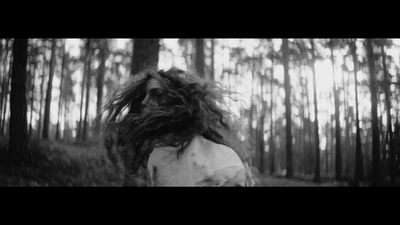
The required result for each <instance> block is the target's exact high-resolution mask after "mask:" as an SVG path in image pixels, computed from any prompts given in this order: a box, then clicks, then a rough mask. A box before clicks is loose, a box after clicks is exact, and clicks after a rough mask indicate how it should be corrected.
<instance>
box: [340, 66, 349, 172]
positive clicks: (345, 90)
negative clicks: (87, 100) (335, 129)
mask: <svg viewBox="0 0 400 225" xmlns="http://www.w3.org/2000/svg"><path fill="white" fill-rule="evenodd" d="M343 62H345V60H343ZM342 82H343V96H344V102H343V103H344V119H345V133H346V134H345V146H346V151H345V153H346V154H345V157H346V166H345V174H346V175H349V173H348V168H349V139H350V138H349V118H348V114H347V106H348V104H347V97H346V96H348V93H347V85H346V82H345V79H344V72H343V70H342Z"/></svg>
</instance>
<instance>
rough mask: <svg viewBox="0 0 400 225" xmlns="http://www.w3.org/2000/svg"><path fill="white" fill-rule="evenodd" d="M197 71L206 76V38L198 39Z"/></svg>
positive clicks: (202, 76)
mask: <svg viewBox="0 0 400 225" xmlns="http://www.w3.org/2000/svg"><path fill="white" fill-rule="evenodd" d="M196 72H197V76H199V77H201V78H204V39H200V38H198V39H196Z"/></svg>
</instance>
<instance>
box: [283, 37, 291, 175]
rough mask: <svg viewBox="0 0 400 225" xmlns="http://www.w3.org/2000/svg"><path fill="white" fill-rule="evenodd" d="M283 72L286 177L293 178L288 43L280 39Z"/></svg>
mask: <svg viewBox="0 0 400 225" xmlns="http://www.w3.org/2000/svg"><path fill="white" fill-rule="evenodd" d="M282 53H283V54H282V55H283V70H284V75H285V78H284V83H285V109H286V111H285V117H286V171H287V173H286V177H287V178H291V177H293V152H292V109H291V108H292V105H291V103H290V96H291V85H290V76H289V43H288V39H286V38H284V39H282Z"/></svg>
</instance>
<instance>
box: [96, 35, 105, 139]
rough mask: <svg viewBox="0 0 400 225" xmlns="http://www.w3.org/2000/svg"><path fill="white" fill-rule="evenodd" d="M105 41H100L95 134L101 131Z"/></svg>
mask: <svg viewBox="0 0 400 225" xmlns="http://www.w3.org/2000/svg"><path fill="white" fill-rule="evenodd" d="M106 56H107V39H102V43H101V49H100V57H101V60H100V67H99V73H98V75H97V109H96V133H97V134H100V131H101V107H102V106H103V86H104V74H105V72H106V69H105V65H106V59H107V57H106Z"/></svg>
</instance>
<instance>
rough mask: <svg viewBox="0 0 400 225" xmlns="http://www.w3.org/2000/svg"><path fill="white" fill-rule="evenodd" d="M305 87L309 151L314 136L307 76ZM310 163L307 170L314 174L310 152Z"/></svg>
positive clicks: (306, 139) (310, 152)
mask: <svg viewBox="0 0 400 225" xmlns="http://www.w3.org/2000/svg"><path fill="white" fill-rule="evenodd" d="M304 71H305V68H304ZM305 85H306V88H305V95H306V101H307V122H306V123H305V126H306V132H304V133H307V138H305V139H304V140H305V143H306V144H305V147H306V149H309V148H311V142H312V140H311V137H312V135H311V133H312V131H311V124H310V121H311V119H310V118H311V108H310V97H309V93H308V77H307V75H306V77H305ZM307 162H308V163H310V165H308V163H307V168H308V170H307V173H312V171H313V170H312V164H313V162H312V151H308V161H307Z"/></svg>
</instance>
